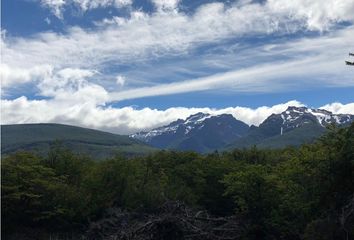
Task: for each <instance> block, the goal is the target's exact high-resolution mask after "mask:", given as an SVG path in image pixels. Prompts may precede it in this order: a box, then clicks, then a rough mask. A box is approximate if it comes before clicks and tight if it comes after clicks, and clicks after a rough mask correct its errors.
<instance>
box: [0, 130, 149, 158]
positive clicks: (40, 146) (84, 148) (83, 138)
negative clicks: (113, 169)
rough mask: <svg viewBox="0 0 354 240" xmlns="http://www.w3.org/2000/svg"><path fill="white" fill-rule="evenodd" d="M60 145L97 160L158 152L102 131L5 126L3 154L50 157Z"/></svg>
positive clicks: (128, 139)
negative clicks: (117, 155)
mask: <svg viewBox="0 0 354 240" xmlns="http://www.w3.org/2000/svg"><path fill="white" fill-rule="evenodd" d="M56 142H58V143H60V144H61V145H62V146H63V147H66V148H68V149H70V150H73V151H74V152H75V153H79V154H86V155H89V156H92V157H94V158H100V159H102V158H106V157H111V156H113V155H115V154H122V155H125V156H129V155H141V154H144V153H148V152H151V151H154V149H153V148H152V147H149V146H148V145H146V144H145V143H142V142H141V141H139V140H136V139H132V138H129V137H128V136H122V135H117V134H112V133H107V132H102V131H98V130H93V129H88V128H82V127H75V126H69V125H62V124H48V123H40V124H15V125H2V126H1V154H2V155H6V154H9V153H13V152H16V151H18V150H27V151H35V152H38V153H39V154H41V155H43V154H46V153H47V152H48V150H49V148H50V146H51V145H53V144H54V143H56Z"/></svg>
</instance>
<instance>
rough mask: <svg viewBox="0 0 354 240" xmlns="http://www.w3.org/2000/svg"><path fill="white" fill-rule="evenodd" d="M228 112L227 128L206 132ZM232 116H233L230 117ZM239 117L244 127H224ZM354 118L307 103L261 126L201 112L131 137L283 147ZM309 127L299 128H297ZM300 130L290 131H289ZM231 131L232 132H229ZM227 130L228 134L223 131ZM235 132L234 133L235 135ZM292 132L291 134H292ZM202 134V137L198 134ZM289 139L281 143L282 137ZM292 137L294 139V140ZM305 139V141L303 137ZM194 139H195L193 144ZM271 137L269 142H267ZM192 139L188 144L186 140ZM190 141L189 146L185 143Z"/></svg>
mask: <svg viewBox="0 0 354 240" xmlns="http://www.w3.org/2000/svg"><path fill="white" fill-rule="evenodd" d="M225 116H228V118H229V119H228V120H227V121H224V125H223V128H224V131H221V130H219V131H217V130H215V129H214V131H213V132H208V133H205V131H206V130H205V129H203V128H204V126H205V124H206V123H208V122H209V124H210V122H214V123H211V125H213V126H214V127H215V126H217V121H218V119H222V118H225ZM231 118H232V119H231ZM233 120H234V121H237V123H238V125H239V126H241V125H243V128H242V129H243V130H241V131H240V128H237V127H235V126H229V131H225V128H227V127H226V126H225V123H226V124H231V123H232V122H233ZM353 121H354V115H351V114H333V113H332V112H330V111H327V110H324V109H313V108H307V107H295V106H289V107H288V108H287V109H286V110H285V111H283V112H281V113H278V114H274V113H273V114H271V115H270V116H268V117H267V118H266V119H265V120H264V121H263V122H262V123H261V124H260V125H259V126H254V125H252V126H248V125H247V124H246V123H244V122H242V121H240V120H237V119H236V118H235V117H234V116H232V115H231V114H221V115H210V114H208V113H202V112H199V113H197V114H193V115H191V116H189V117H187V118H186V119H185V120H183V119H178V120H176V121H173V122H171V123H170V124H168V125H165V126H162V127H158V128H155V129H152V130H150V131H145V132H139V133H135V134H132V135H130V137H132V138H136V139H139V140H141V141H144V142H146V143H148V144H150V145H152V146H154V147H157V148H169V149H176V150H196V151H199V152H210V151H214V150H223V149H230V148H232V147H249V146H252V145H259V146H264V147H284V146H286V145H285V144H288V145H293V146H298V145H300V144H301V143H305V142H311V141H313V140H314V139H316V138H317V137H319V136H320V135H321V134H323V133H324V132H325V127H326V126H327V125H329V124H336V125H339V126H345V125H347V124H350V123H351V122H353ZM303 128H304V129H305V128H306V129H307V130H306V131H305V130H298V129H303ZM294 130H297V131H295V132H293V133H291V134H290V132H292V131H294ZM229 132H231V133H232V134H231V137H230V134H229V135H228V133H229ZM222 133H224V134H225V135H223V134H222ZM205 136H208V137H209V138H212V139H214V143H213V144H209V145H206V144H205V143H204V142H205V141H204V142H203V141H202V139H201V138H202V137H205ZM232 136H234V137H233V138H232ZM290 136H292V137H290ZM198 137H199V138H198ZM279 138H282V139H283V140H285V139H286V141H284V142H283V144H281V142H282V141H281V140H279ZM291 139H293V141H292V140H291ZM301 140H302V141H301ZM192 141H194V142H195V146H193V143H192ZM267 141H268V142H267ZM188 142H189V144H187V143H188ZM186 144H187V146H185V145H186Z"/></svg>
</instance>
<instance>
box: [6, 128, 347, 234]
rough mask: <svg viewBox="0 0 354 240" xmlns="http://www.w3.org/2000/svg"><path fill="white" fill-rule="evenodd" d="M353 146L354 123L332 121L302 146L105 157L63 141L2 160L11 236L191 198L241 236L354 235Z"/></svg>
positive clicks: (77, 226) (72, 227)
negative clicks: (228, 219) (79, 151)
mask: <svg viewBox="0 0 354 240" xmlns="http://www.w3.org/2000/svg"><path fill="white" fill-rule="evenodd" d="M353 148H354V124H352V125H351V126H350V127H348V128H336V127H334V126H332V127H331V129H329V132H328V133H327V134H326V135H324V136H323V137H322V138H321V139H320V140H319V141H317V142H316V143H314V144H307V145H303V146H302V147H300V148H296V149H295V148H284V149H281V150H269V149H257V148H256V147H253V148H249V149H242V150H240V149H235V150H234V151H231V152H224V153H218V152H215V153H212V154H209V155H200V154H197V153H194V152H173V151H160V152H156V153H152V154H150V155H148V156H139V157H135V158H125V157H121V156H116V157H113V158H110V159H106V160H104V161H95V160H94V159H90V158H88V157H84V156H82V155H75V154H73V153H72V152H70V151H68V150H66V149H65V148H62V147H61V146H59V145H55V146H52V148H51V150H50V151H49V153H48V155H47V156H46V157H38V156H35V155H33V154H31V153H27V152H18V153H15V154H13V155H9V156H7V157H5V158H4V159H2V169H1V173H2V181H1V187H2V191H1V197H2V219H3V221H2V227H3V233H2V234H3V236H4V237H5V239H6V236H9V235H11V234H13V233H14V232H16V231H18V230H19V229H22V228H37V229H38V228H40V229H44V230H45V231H47V232H68V231H85V229H86V228H87V227H88V226H89V225H90V223H91V222H93V221H97V220H99V219H100V218H102V217H103V215H104V214H105V213H106V211H107V209H113V208H114V209H117V208H119V209H121V210H122V211H125V212H140V213H150V214H151V213H153V212H154V211H156V209H158V208H159V207H160V206H161V205H163V203H165V202H168V201H181V202H183V203H184V204H186V205H187V206H189V207H192V208H194V209H197V210H198V209H199V210H207V211H208V212H209V213H211V214H212V215H214V216H219V217H225V216H236V217H237V219H239V221H240V223H241V224H240V228H241V227H242V231H240V233H241V232H242V236H240V239H350V238H353V237H354V227H353V226H354V200H353V199H354V149H353ZM139 221H140V220H139ZM140 224H142V223H140ZM142 225H143V224H142Z"/></svg>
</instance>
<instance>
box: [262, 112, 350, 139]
mask: <svg viewBox="0 0 354 240" xmlns="http://www.w3.org/2000/svg"><path fill="white" fill-rule="evenodd" d="M353 121H354V115H350V114H333V113H332V112H329V111H327V110H323V109H311V108H307V107H288V108H287V109H286V111H284V112H282V113H280V114H272V115H271V116H269V117H268V118H267V119H266V120H265V121H264V122H263V123H262V124H261V125H260V126H259V127H260V128H262V127H266V126H269V125H272V126H276V127H278V130H277V132H276V133H278V134H282V133H285V132H287V131H291V130H293V129H295V128H299V127H302V126H304V125H306V124H319V125H320V126H321V127H326V126H327V125H329V124H333V123H334V124H337V125H345V124H349V123H351V122H353Z"/></svg>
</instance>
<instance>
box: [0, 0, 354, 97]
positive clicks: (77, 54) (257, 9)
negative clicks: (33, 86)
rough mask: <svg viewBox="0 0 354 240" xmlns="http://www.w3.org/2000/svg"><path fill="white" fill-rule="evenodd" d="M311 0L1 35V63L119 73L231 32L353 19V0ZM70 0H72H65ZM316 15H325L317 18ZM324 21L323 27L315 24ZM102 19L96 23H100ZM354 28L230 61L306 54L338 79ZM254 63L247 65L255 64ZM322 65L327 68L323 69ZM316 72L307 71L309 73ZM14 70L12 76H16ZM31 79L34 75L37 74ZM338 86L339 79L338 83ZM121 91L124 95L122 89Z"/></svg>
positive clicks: (235, 35) (207, 7)
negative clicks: (318, 4)
mask: <svg viewBox="0 0 354 240" xmlns="http://www.w3.org/2000/svg"><path fill="white" fill-rule="evenodd" d="M63 1H64V0H63ZM178 2H179V1H161V0H160V1H157V0H156V1H154V3H155V5H156V6H165V5H166V6H172V7H176V6H178ZM307 2H308V1H299V3H298V4H290V3H288V4H287V3H286V2H285V1H268V2H266V3H265V4H250V3H248V4H241V5H240V4H238V5H231V6H226V5H224V4H222V3H211V4H204V5H202V6H201V7H200V8H198V9H197V10H196V12H195V13H194V14H192V15H185V14H184V13H181V12H168V11H167V12H166V11H165V12H163V13H162V12H156V13H153V14H150V15H149V14H147V13H144V12H141V11H132V12H131V13H130V17H129V18H120V17H113V18H112V19H105V20H103V22H102V23H101V24H102V25H100V26H99V27H98V29H86V30H85V29H82V28H79V27H70V28H68V29H67V33H64V34H59V33H53V32H46V33H40V34H38V35H35V36H33V37H31V38H20V37H10V38H6V39H3V38H2V43H3V44H2V45H3V49H2V57H3V63H4V64H6V66H7V67H8V68H9V69H21V70H20V71H17V70H16V71H11V72H8V73H7V74H8V75H7V76H8V77H7V78H8V79H11V78H12V79H19V78H18V76H16V74H17V73H16V72H31V71H33V69H35V68H41V66H43V65H50V66H52V67H54V68H55V69H64V68H88V69H96V70H97V71H100V72H101V73H102V75H101V76H102V77H105V76H104V74H111V75H113V76H116V75H118V74H121V73H118V72H114V70H113V72H110V73H107V68H110V67H109V66H112V65H114V66H120V65H124V64H127V63H134V64H139V63H145V62H147V61H154V60H156V59H157V58H162V57H165V56H168V57H169V56H172V57H173V56H181V55H188V54H193V51H194V50H195V49H197V48H198V47H200V46H203V45H205V44H212V43H218V44H219V43H220V44H223V42H224V41H227V40H228V39H231V38H232V39H236V40H237V39H240V41H242V37H243V36H252V35H260V36H267V35H268V34H272V33H273V34H275V33H277V34H286V33H289V32H294V31H299V30H314V29H316V30H319V31H322V30H323V29H326V28H329V27H330V26H331V25H333V24H335V23H337V22H343V21H352V20H353V18H354V17H353V15H352V14H349V13H348V12H347V10H350V9H352V8H353V6H354V3H353V1H342V2H341V3H338V1H326V2H321V7H320V8H318V9H317V8H315V6H316V5H313V4H308V3H307ZM312 2H317V1H312ZM75 3H76V4H82V6H86V5H87V7H83V8H90V7H91V6H92V7H94V6H97V7H99V6H101V5H102V6H103V5H107V4H116V3H115V1H114V2H113V0H110V1H108V0H107V1H99V2H98V1H97V2H96V1H75ZM45 4H53V5H54V6H58V7H59V6H61V5H62V1H59V0H56V1H54V0H46V1H45ZM65 4H67V2H66V1H65ZM335 4H339V5H338V9H337V8H335V7H334V6H336V5H335ZM322 5H323V6H322ZM307 7H309V8H310V9H311V8H313V10H311V11H309V12H313V14H309V13H308V12H306V11H305V9H306V8H307ZM305 13H306V14H305ZM315 16H317V17H315ZM314 19H320V20H321V21H317V22H316V21H315V20H314ZM104 22H105V23H104ZM313 22H316V24H315V23H313ZM320 23H323V25H321V26H320V25H318V24H320ZM97 24H98V25H99V23H97ZM353 34H354V30H353V27H347V28H344V29H343V30H338V31H334V34H328V35H321V36H318V37H317V38H304V39H303V41H298V42H297V44H296V43H292V45H290V44H278V43H275V46H273V47H272V46H268V47H270V48H269V49H268V50H269V51H268V53H267V51H266V50H264V49H260V48H257V50H260V51H258V52H257V51H252V49H250V48H248V49H247V48H246V50H247V51H248V52H247V51H246V50H239V52H238V53H234V56H233V59H230V61H228V62H226V63H227V64H229V63H230V62H237V61H238V62H239V63H240V65H241V66H244V63H242V62H240V61H239V60H240V59H245V58H246V57H248V60H247V61H248V62H250V59H252V58H253V59H254V55H253V56H252V54H255V55H256V56H257V58H259V57H260V55H261V57H264V59H263V60H264V62H268V63H272V62H273V64H277V65H278V64H279V61H274V58H282V61H288V62H289V64H291V63H292V62H293V63H294V62H296V61H297V62H299V63H300V62H301V58H306V59H307V60H309V59H310V58H308V57H312V60H318V61H319V64H316V65H312V66H313V67H314V68H315V69H316V71H317V73H319V74H321V71H324V72H326V73H327V74H329V75H330V76H332V77H333V75H336V73H338V71H337V69H338V68H337V67H333V66H332V67H331V66H330V64H331V63H334V62H335V63H336V64H335V66H338V65H339V64H338V59H340V58H342V57H341V56H342V54H343V52H342V51H344V49H345V48H346V49H347V48H348V46H351V45H352V41H351V39H352V38H351V36H352V35H353ZM334 46H335V47H334ZM226 47H227V46H226ZM315 55H317V58H316V57H315ZM284 56H286V57H284ZM28 59H31V61H28ZM306 59H305V60H306ZM254 61H255V62H254V63H253V65H255V64H260V63H259V60H257V59H254ZM326 61H327V63H326ZM251 64H252V63H249V65H248V66H244V67H251V66H252V65H251ZM320 67H325V68H324V69H320ZM327 67H328V68H327ZM239 68H240V66H236V67H235V68H234V70H235V69H239ZM307 69H308V68H307ZM311 72H312V71H308V73H311ZM10 74H13V75H14V76H13V77H11V76H10ZM27 75H28V74H27ZM304 75H305V74H304ZM323 75H324V74H321V76H320V77H317V78H324V77H323ZM107 77H112V76H107ZM311 77H313V75H311ZM23 79H25V81H8V84H12V83H13V84H18V83H20V82H27V79H28V77H24V78H23ZM333 79H335V78H333ZM33 80H34V81H36V80H35V78H33ZM235 80H236V79H235ZM186 81H187V80H186V79H185V80H184V83H176V85H173V87H175V88H180V85H178V84H182V85H183V84H185V82H186ZM347 82H348V81H347V80H346V81H344V82H343V86H346V84H347ZM198 84H199V83H198ZM333 84H337V83H335V82H333ZM349 84H350V82H349ZM186 86H187V85H186ZM103 87H104V86H103ZM163 87H166V86H161V88H163ZM203 88H206V87H205V85H203V87H200V89H203ZM206 89H209V88H206ZM122 95H124V94H123V93H122Z"/></svg>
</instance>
